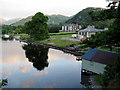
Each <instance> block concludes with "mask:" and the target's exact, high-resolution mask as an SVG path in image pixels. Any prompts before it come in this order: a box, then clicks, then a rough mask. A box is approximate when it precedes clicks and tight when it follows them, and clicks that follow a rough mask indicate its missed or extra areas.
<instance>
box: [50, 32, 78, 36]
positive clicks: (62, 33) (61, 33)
mask: <svg viewBox="0 0 120 90" xmlns="http://www.w3.org/2000/svg"><path fill="white" fill-rule="evenodd" d="M66 34H76V32H59V33H49V35H50V36H51V35H66Z"/></svg>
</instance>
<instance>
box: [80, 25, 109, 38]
mask: <svg viewBox="0 0 120 90" xmlns="http://www.w3.org/2000/svg"><path fill="white" fill-rule="evenodd" d="M106 30H108V29H96V28H95V26H93V25H89V26H88V27H87V28H86V29H82V30H80V31H79V32H78V37H79V39H86V38H89V37H91V36H92V35H95V34H96V33H98V32H101V31H106Z"/></svg>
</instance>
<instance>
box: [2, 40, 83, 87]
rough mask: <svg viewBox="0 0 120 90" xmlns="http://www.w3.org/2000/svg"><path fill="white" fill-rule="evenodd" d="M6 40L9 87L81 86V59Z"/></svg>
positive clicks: (4, 63)
mask: <svg viewBox="0 0 120 90" xmlns="http://www.w3.org/2000/svg"><path fill="white" fill-rule="evenodd" d="M24 44H25V43H23V42H21V43H20V42H19V41H2V67H1V65H0V69H1V70H2V78H3V79H7V81H8V84H7V85H6V86H4V87H5V88H81V87H82V85H81V84H80V82H81V72H80V71H81V61H76V57H75V56H72V55H69V54H65V53H63V52H62V51H59V50H55V49H51V48H45V47H43V46H31V45H27V44H26V45H24Z"/></svg>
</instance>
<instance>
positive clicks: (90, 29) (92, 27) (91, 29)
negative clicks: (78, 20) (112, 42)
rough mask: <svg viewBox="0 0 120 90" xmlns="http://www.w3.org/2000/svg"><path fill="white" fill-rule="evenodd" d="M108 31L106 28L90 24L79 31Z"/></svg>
mask: <svg viewBox="0 0 120 90" xmlns="http://www.w3.org/2000/svg"><path fill="white" fill-rule="evenodd" d="M100 31H106V30H105V29H96V28H95V27H94V26H93V25H92V26H91V25H89V26H88V27H87V28H86V29H82V30H80V31H79V32H100Z"/></svg>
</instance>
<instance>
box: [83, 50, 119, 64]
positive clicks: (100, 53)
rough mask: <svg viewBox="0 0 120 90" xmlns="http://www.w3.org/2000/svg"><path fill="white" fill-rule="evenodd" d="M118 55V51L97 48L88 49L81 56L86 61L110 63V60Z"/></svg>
mask: <svg viewBox="0 0 120 90" xmlns="http://www.w3.org/2000/svg"><path fill="white" fill-rule="evenodd" d="M117 56H118V53H116V52H111V51H106V50H99V49H89V50H88V52H86V53H85V54H84V55H83V56H82V58H83V59H85V60H88V61H93V62H98V63H102V64H110V63H111V61H112V60H113V59H114V58H116V57H117Z"/></svg>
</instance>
